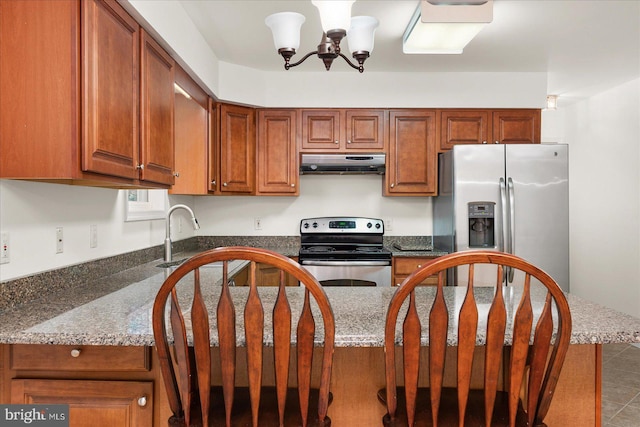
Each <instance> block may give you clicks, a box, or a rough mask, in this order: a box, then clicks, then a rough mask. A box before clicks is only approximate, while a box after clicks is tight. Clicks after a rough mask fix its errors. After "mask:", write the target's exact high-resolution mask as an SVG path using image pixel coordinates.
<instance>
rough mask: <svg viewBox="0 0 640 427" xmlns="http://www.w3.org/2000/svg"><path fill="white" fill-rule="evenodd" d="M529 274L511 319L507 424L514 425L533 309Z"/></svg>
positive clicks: (527, 350)
mask: <svg viewBox="0 0 640 427" xmlns="http://www.w3.org/2000/svg"><path fill="white" fill-rule="evenodd" d="M530 290H531V275H529V274H527V275H526V276H525V278H524V290H523V291H522V298H521V299H520V304H519V305H518V309H517V310H516V315H515V317H514V320H513V342H512V344H511V361H510V364H509V371H510V376H509V425H510V426H514V425H515V422H516V421H515V420H516V410H517V409H518V402H519V399H520V389H521V387H522V381H523V379H524V371H525V367H526V364H527V355H528V352H529V341H530V339H531V326H532V323H533V310H532V308H531V297H530Z"/></svg>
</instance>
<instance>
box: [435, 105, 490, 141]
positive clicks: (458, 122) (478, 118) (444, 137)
mask: <svg viewBox="0 0 640 427" xmlns="http://www.w3.org/2000/svg"><path fill="white" fill-rule="evenodd" d="M438 113H439V117H440V119H439V134H440V145H439V149H440V150H450V149H452V148H453V146H454V145H458V144H486V142H487V141H488V138H489V131H490V129H491V127H490V126H491V124H490V120H489V118H490V112H489V111H488V110H440V111H439V112H438Z"/></svg>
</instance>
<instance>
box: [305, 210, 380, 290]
mask: <svg viewBox="0 0 640 427" xmlns="http://www.w3.org/2000/svg"><path fill="white" fill-rule="evenodd" d="M383 235H384V222H383V221H382V220H381V219H375V218H359V217H322V218H307V219H303V220H302V221H300V243H301V246H300V253H299V257H298V260H299V262H300V264H302V265H303V266H304V267H305V268H306V269H307V270H309V272H310V273H311V274H313V275H314V276H315V277H316V279H318V281H319V282H320V283H321V284H322V285H324V286H391V252H390V251H388V250H387V249H385V248H384V247H383V243H382V237H383Z"/></svg>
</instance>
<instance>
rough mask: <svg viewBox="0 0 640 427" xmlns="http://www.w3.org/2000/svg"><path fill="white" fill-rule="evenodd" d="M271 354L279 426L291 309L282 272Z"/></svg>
mask: <svg viewBox="0 0 640 427" xmlns="http://www.w3.org/2000/svg"><path fill="white" fill-rule="evenodd" d="M276 326H277V327H276ZM273 352H274V360H275V368H274V370H275V378H276V394H277V396H278V417H279V420H280V424H282V423H283V422H284V409H285V405H284V404H285V401H286V398H287V386H288V384H289V358H290V353H291V307H290V305H289V300H288V299H287V293H286V291H285V274H284V271H280V283H279V289H278V297H277V298H276V303H275V305H274V307H273Z"/></svg>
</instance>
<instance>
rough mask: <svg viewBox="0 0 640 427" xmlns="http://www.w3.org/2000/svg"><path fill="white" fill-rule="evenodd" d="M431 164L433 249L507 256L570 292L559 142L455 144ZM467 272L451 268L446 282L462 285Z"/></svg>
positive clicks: (563, 149) (564, 167) (564, 169)
mask: <svg viewBox="0 0 640 427" xmlns="http://www.w3.org/2000/svg"><path fill="white" fill-rule="evenodd" d="M438 166H439V169H438V174H439V181H438V182H439V184H438V186H439V188H438V194H439V195H438V196H437V197H435V198H434V200H433V203H432V206H433V234H434V236H433V241H434V246H435V247H436V248H438V249H442V250H446V251H449V252H458V251H467V250H477V249H484V250H499V251H503V252H508V253H513V254H515V255H517V256H519V257H521V258H524V259H525V260H527V261H529V262H531V263H532V264H534V265H536V266H537V267H539V268H541V269H542V270H544V271H545V272H547V273H548V274H549V275H550V276H551V277H553V278H554V279H555V280H556V282H558V284H559V285H560V287H561V288H562V289H563V290H564V291H569V178H568V147H567V145H566V144H504V145H502V144H500V145H498V144H493V145H457V146H454V148H453V150H451V151H448V152H445V153H442V154H440V155H439V164H438ZM486 268H488V267H486ZM507 273H509V274H512V273H511V272H507ZM509 274H507V276H508V275H509ZM475 275H476V281H477V282H479V283H481V282H482V280H484V277H486V278H487V281H488V280H490V279H489V277H491V276H492V277H493V279H492V280H495V270H494V271H493V273H490V272H489V271H484V272H483V270H476V272H475ZM466 276H467V274H466V271H462V270H458V271H457V272H450V274H449V277H448V280H449V284H451V285H465V284H466V283H467V277H466ZM508 283H509V281H508V280H507V282H506V284H507V285H508ZM486 284H487V285H491V283H486Z"/></svg>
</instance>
